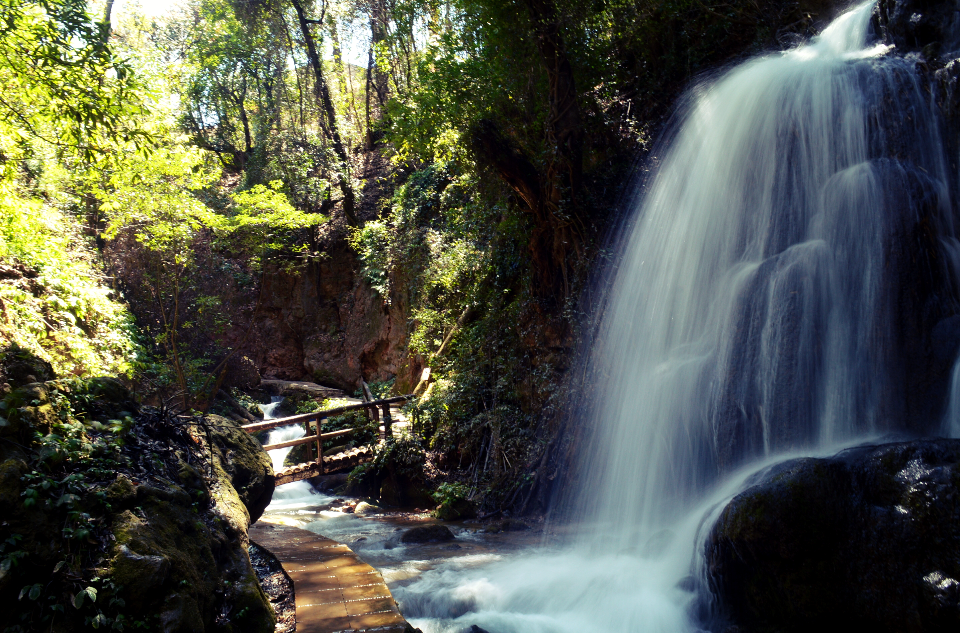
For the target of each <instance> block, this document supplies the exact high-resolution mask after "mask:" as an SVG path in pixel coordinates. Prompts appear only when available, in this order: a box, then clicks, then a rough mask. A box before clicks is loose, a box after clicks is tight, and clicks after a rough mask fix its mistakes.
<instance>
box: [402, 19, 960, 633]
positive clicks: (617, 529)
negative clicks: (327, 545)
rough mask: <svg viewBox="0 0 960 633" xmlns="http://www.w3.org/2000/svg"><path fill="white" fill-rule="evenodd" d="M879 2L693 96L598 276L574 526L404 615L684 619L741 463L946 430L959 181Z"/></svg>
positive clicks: (516, 622) (602, 627) (447, 627)
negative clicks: (884, 30) (613, 256)
mask: <svg viewBox="0 0 960 633" xmlns="http://www.w3.org/2000/svg"><path fill="white" fill-rule="evenodd" d="M872 10H873V2H867V3H864V4H862V5H859V6H857V7H855V8H853V9H852V10H850V11H849V12H847V13H845V14H843V15H842V16H840V17H839V18H837V19H836V20H835V21H834V22H833V23H831V24H830V25H829V26H828V27H827V28H826V29H825V30H824V31H823V33H822V34H821V35H820V36H819V37H817V38H815V39H814V40H813V41H811V42H810V43H808V44H806V45H803V46H800V47H798V48H796V49H793V50H790V51H786V52H783V53H776V54H770V55H766V56H762V57H759V58H756V59H753V60H750V61H748V62H746V63H744V64H741V65H740V66H738V67H736V68H733V69H731V70H729V71H728V72H726V73H724V74H722V75H720V76H717V77H715V78H714V79H712V80H710V81H707V82H705V83H703V84H701V85H699V86H698V87H696V88H695V89H694V90H692V91H691V93H690V94H689V96H688V99H687V100H686V102H685V106H684V109H683V111H682V112H681V113H680V114H678V115H677V117H676V124H675V126H674V128H673V129H672V133H671V134H668V135H667V139H668V142H667V143H666V144H665V145H664V146H662V147H660V148H659V149H658V150H657V152H656V155H657V156H658V158H659V159H660V161H659V167H658V169H657V172H656V174H655V175H654V176H653V177H652V180H650V181H649V182H648V183H647V185H646V188H645V191H644V192H643V195H642V197H641V199H640V200H639V201H638V203H637V207H636V209H634V210H633V214H634V218H635V220H634V222H633V223H632V224H631V225H630V228H629V229H628V234H626V235H624V236H622V240H621V242H622V246H621V254H620V257H619V259H618V260H617V262H616V264H615V266H614V269H613V270H612V271H611V272H610V273H609V275H608V286H607V287H608V290H607V294H606V296H607V298H606V300H605V301H604V304H603V305H602V315H601V318H600V324H599V326H598V330H597V334H596V341H595V343H594V345H593V347H592V350H591V352H590V354H589V358H588V359H587V361H588V363H589V366H590V371H589V372H588V373H587V379H586V384H587V385H588V386H592V390H593V395H592V397H591V399H590V401H589V403H588V404H587V405H585V406H584V409H585V410H584V411H583V412H582V415H580V416H579V419H578V420H577V427H578V428H585V429H587V431H586V433H587V435H586V436H585V439H583V440H582V441H581V442H580V444H579V445H578V453H579V455H580V456H581V461H580V463H579V464H578V465H577V469H578V470H577V473H576V476H575V477H573V478H572V479H573V480H574V481H576V482H577V485H576V489H577V491H576V492H575V493H573V495H574V498H573V499H563V500H562V501H563V502H564V505H565V506H566V507H568V508H573V510H572V514H573V517H574V519H575V523H576V524H577V525H578V526H579V528H580V529H579V531H578V534H579V537H578V538H576V539H574V542H573V543H572V544H570V545H568V546H567V547H566V548H565V549H563V550H562V551H560V552H549V551H547V552H542V553H538V554H530V555H527V556H522V557H517V558H514V559H509V560H506V561H504V562H503V563H502V564H500V565H494V566H491V567H489V568H484V569H483V570H477V571H472V572H471V571H470V570H456V573H449V571H450V570H437V571H436V573H431V574H425V575H424V579H423V580H422V581H421V582H419V583H418V584H416V585H412V586H409V587H403V588H400V589H399V590H398V592H397V595H398V598H399V599H400V601H401V605H402V606H403V607H404V608H405V609H408V611H409V612H408V611H405V613H407V615H408V616H413V618H412V622H413V623H414V624H415V625H416V626H421V627H422V628H423V630H424V631H425V632H426V633H437V632H440V631H444V632H446V631H450V632H455V631H456V632H459V631H462V630H465V629H466V628H469V625H471V624H477V625H479V626H481V627H483V628H485V629H488V630H490V631H495V632H497V633H510V632H517V633H519V632H520V631H524V632H530V631H542V632H544V633H548V632H549V633H555V632H570V633H573V632H575V631H587V630H589V631H602V632H606V631H610V632H613V631H631V632H635V631H658V632H676V631H695V630H698V629H700V627H701V626H704V625H705V623H704V621H703V620H702V618H703V617H704V613H707V612H709V609H708V608H707V607H706V606H704V605H705V602H704V600H707V601H708V600H709V599H708V598H706V597H705V594H704V592H703V590H702V587H703V584H702V583H703V581H702V578H698V573H701V574H702V571H698V570H700V567H701V565H702V563H701V562H700V561H701V560H702V539H703V538H704V533H705V531H707V530H709V527H710V526H711V525H712V524H713V522H714V520H715V517H716V515H717V513H718V512H719V509H720V508H722V506H723V504H725V503H726V502H727V501H728V500H729V499H730V498H731V496H732V495H734V494H736V492H737V491H738V490H739V489H740V487H741V485H742V482H743V481H745V480H746V477H748V476H749V475H750V473H751V472H753V471H756V470H757V469H758V468H762V467H763V466H764V464H766V463H770V462H772V461H775V460H779V459H783V458H785V457H787V456H790V455H799V454H807V455H816V454H821V455H822V454H826V453H829V452H831V451H834V450H836V448H837V447H839V446H842V445H848V444H850V443H854V442H857V441H862V440H863V439H864V438H868V437H871V436H873V435H876V434H886V433H891V432H903V433H912V434H922V433H936V432H937V431H938V430H939V429H940V424H941V421H942V420H944V418H946V421H945V422H942V424H944V425H945V426H946V427H947V429H949V430H951V431H952V432H953V433H957V434H960V369H958V370H957V371H956V372H955V373H954V378H953V391H955V392H956V393H957V397H956V398H955V401H956V403H951V404H950V405H949V406H947V407H945V406H944V404H945V400H946V394H947V392H948V391H950V385H949V384H948V383H949V382H950V376H949V361H948V362H947V366H946V368H945V369H944V368H941V367H940V366H939V365H938V362H939V361H936V359H935V358H933V355H932V354H933V353H932V352H931V351H930V350H931V349H934V348H936V345H935V343H934V341H933V340H932V339H931V332H932V331H933V330H934V329H935V327H934V326H936V325H937V323H938V322H939V321H941V320H943V319H945V318H946V317H948V316H950V315H951V314H955V313H956V312H957V305H956V298H955V294H956V293H955V292H954V291H953V290H950V288H951V287H952V286H955V283H956V282H955V279H956V272H955V270H953V267H951V266H950V265H949V263H947V264H945V263H944V262H949V261H950V260H951V258H950V257H949V253H960V249H958V248H957V241H956V239H955V237H954V233H953V223H952V219H951V217H950V192H949V188H948V187H947V186H946V184H945V183H947V182H950V181H951V180H952V179H954V178H955V176H956V175H955V174H954V175H952V176H950V175H948V173H947V167H946V165H945V161H944V150H943V145H942V143H941V140H940V137H939V129H938V122H937V121H938V119H937V116H936V115H935V112H934V109H933V103H932V99H931V97H930V96H929V93H928V92H927V90H926V86H924V85H922V84H921V81H920V79H919V78H918V74H917V72H916V70H915V68H914V64H915V62H914V61H911V60H908V59H904V58H903V57H898V56H895V55H892V54H889V53H890V50H889V48H890V47H888V46H884V45H879V44H875V43H872V42H871V40H872V39H873V37H872V33H871V12H872ZM953 260H957V261H960V257H953ZM953 349H955V347H954V348H953ZM958 366H960V365H958ZM951 416H953V417H951ZM451 613H454V614H457V613H466V615H462V616H460V617H452V616H451V615H450V614H451ZM418 618H419V619H418Z"/></svg>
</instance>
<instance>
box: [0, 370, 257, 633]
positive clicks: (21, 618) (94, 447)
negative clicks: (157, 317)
mask: <svg viewBox="0 0 960 633" xmlns="http://www.w3.org/2000/svg"><path fill="white" fill-rule="evenodd" d="M3 403H4V404H5V405H6V409H5V410H4V413H6V416H5V418H4V419H5V420H6V422H7V424H6V425H4V426H0V436H2V437H3V438H4V439H8V440H11V441H6V442H0V446H12V447H14V448H12V449H5V452H4V453H2V454H0V563H2V565H0V609H2V610H3V611H4V612H5V613H9V614H14V615H15V616H16V618H17V622H13V621H11V624H14V623H15V624H17V625H18V626H21V627H22V630H27V631H30V630H40V629H42V630H44V631H48V630H49V631H53V632H55V633H58V632H66V631H74V630H80V629H82V628H84V627H85V626H87V624H88V623H89V622H91V621H93V620H94V619H97V618H99V619H97V620H96V621H97V622H98V623H99V624H100V626H101V628H110V627H114V628H115V627H116V626H117V625H121V626H123V627H124V628H128V629H129V628H137V627H139V628H146V629H149V630H157V631H165V632H169V633H179V632H183V633H186V632H195V631H200V632H213V631H216V632H222V633H233V632H236V631H244V632H245V633H246V632H263V633H267V632H270V631H273V629H274V623H275V616H274V613H273V610H272V607H271V605H270V602H269V599H268V598H267V597H266V595H265V594H264V593H263V591H262V590H261V588H260V586H259V583H258V581H257V578H256V575H255V573H254V571H253V569H252V567H251V565H250V560H249V556H248V553H247V546H248V538H247V528H248V526H249V524H250V523H251V521H252V519H254V518H256V517H258V516H259V515H260V513H261V512H262V511H263V508H264V507H265V506H266V505H267V504H268V503H269V501H270V498H271V496H272V492H273V471H272V468H271V463H270V459H269V457H268V456H267V455H266V453H264V451H263V450H262V448H261V447H260V445H259V444H258V443H257V442H256V440H254V439H253V438H251V437H250V436H248V435H247V434H246V433H245V432H243V430H242V429H240V428H239V427H238V426H237V425H236V424H235V423H233V422H232V421H230V420H227V419H225V418H219V417H216V416H208V417H206V418H193V419H183V418H176V417H171V416H167V415H164V414H161V413H160V412H159V411H157V410H154V409H150V408H144V409H142V410H140V409H139V408H138V407H137V405H136V403H135V402H134V401H133V399H132V398H131V397H130V394H129V392H128V391H127V390H126V389H124V388H123V386H122V385H121V384H120V383H119V382H117V381H115V380H112V379H94V380H92V381H77V380H69V381H51V382H47V383H43V384H29V385H26V386H24V387H21V388H18V389H15V390H13V391H11V392H10V393H8V394H7V395H6V397H4V399H3ZM4 561H6V562H4ZM24 587H27V588H28V592H27V593H26V594H24V595H25V597H23V598H22V599H21V595H20V594H21V590H22V589H23V588H24ZM31 588H36V589H35V591H33V590H32V589H31ZM31 595H34V597H35V599H34V597H30V596H31ZM85 596H86V597H85ZM89 596H97V600H92V599H91V598H89ZM50 605H59V606H62V607H63V611H62V612H61V615H58V616H57V618H55V619H53V620H51V619H50V618H49V614H50V613H53V612H52V611H51V610H50V609H49V607H50ZM77 605H79V606H77Z"/></svg>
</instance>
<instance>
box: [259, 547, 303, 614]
mask: <svg viewBox="0 0 960 633" xmlns="http://www.w3.org/2000/svg"><path fill="white" fill-rule="evenodd" d="M249 551H250V564H251V565H252V566H253V570H254V571H255V572H256V574H257V579H258V580H259V581H260V586H261V587H263V591H264V593H266V594H267V597H268V598H270V604H272V605H273V610H274V613H276V614H277V628H276V631H275V633H293V632H294V631H296V630H297V612H296V604H295V600H294V593H293V581H292V580H290V576H288V575H287V573H286V572H285V571H284V570H283V565H282V564H281V563H280V560H279V559H277V557H276V556H274V555H273V553H271V552H270V550H268V549H266V548H263V547H260V546H259V545H257V544H256V543H253V542H251V543H250V549H249Z"/></svg>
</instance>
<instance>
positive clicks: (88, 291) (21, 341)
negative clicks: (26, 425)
mask: <svg viewBox="0 0 960 633" xmlns="http://www.w3.org/2000/svg"><path fill="white" fill-rule="evenodd" d="M78 228H79V227H77V226H76V224H75V223H74V222H73V221H72V218H70V217H69V216H68V215H66V214H65V213H64V212H63V211H60V210H59V209H57V208H55V207H54V206H52V205H50V204H49V203H47V202H45V201H44V200H42V199H37V198H31V197H27V196H24V195H21V194H20V192H19V191H18V189H17V188H16V187H15V186H14V185H12V184H11V183H3V182H2V181H0V262H3V263H4V264H6V265H7V266H8V267H11V268H13V269H15V270H17V271H18V273H17V274H18V275H19V276H20V277H19V279H15V280H14V281H12V282H0V302H2V303H0V305H2V306H3V308H4V309H3V310H2V312H0V344H2V345H6V344H10V343H16V344H18V345H20V346H22V347H24V348H26V349H29V350H30V351H31V352H33V353H35V354H37V355H38V356H40V357H41V358H43V359H45V360H47V361H49V362H50V363H51V364H52V365H53V368H54V371H55V372H57V373H58V374H61V375H69V374H75V375H103V374H126V373H128V372H129V371H130V369H131V361H132V360H133V359H134V358H135V355H136V353H137V345H136V343H135V339H134V335H133V324H132V320H131V317H130V315H129V313H128V312H127V310H126V308H125V307H124V306H123V305H121V304H120V303H118V302H117V301H116V299H115V295H114V293H113V292H112V291H111V289H110V288H108V287H106V285H105V284H104V282H103V281H102V278H101V273H100V272H99V271H98V269H97V266H96V265H95V263H94V262H95V260H94V255H93V253H92V252H91V251H90V250H89V248H88V247H87V244H86V242H85V240H84V239H83V237H82V236H81V235H80V234H79V231H78Z"/></svg>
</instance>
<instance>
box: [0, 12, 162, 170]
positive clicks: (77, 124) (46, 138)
mask: <svg viewBox="0 0 960 633" xmlns="http://www.w3.org/2000/svg"><path fill="white" fill-rule="evenodd" d="M0 16H2V18H0V149H2V150H3V152H4V153H6V152H7V151H9V150H10V149H12V148H16V149H13V152H14V153H13V157H15V158H22V157H25V153H26V152H25V151H24V150H25V149H26V148H27V147H28V146H29V144H30V143H32V142H40V143H43V144H47V145H50V146H53V147H55V148H57V149H58V150H59V151H60V152H61V153H62V154H66V155H74V156H78V157H80V158H82V159H84V160H87V161H89V160H93V159H95V158H97V157H98V155H99V154H102V153H104V152H108V151H112V149H113V148H115V147H116V145H117V143H116V139H117V138H120V139H122V141H123V142H128V143H131V144H132V145H133V146H134V147H136V148H140V147H144V146H145V144H146V141H148V140H149V135H148V134H147V133H145V132H144V131H143V130H142V129H140V128H139V127H138V126H137V125H136V124H135V123H134V122H133V121H132V119H133V117H135V116H137V115H139V114H142V104H141V100H140V99H139V98H137V96H136V95H137V93H138V91H139V90H140V86H139V84H138V81H137V79H136V77H135V75H134V74H133V73H132V72H131V68H130V66H129V65H128V64H127V63H125V62H123V61H121V60H118V59H117V58H116V57H115V55H114V54H113V52H112V51H111V50H110V48H109V47H108V46H107V45H106V41H107V35H108V34H107V32H106V29H107V28H108V27H107V26H106V25H99V24H94V23H93V21H92V20H91V19H90V17H89V16H88V15H87V13H86V2H83V1H80V0H2V1H0ZM11 167H12V165H10V164H9V163H7V162H6V161H4V163H2V164H0V170H3V171H4V172H6V173H3V172H0V176H3V177H7V178H9V177H10V176H11V175H12V174H11V173H10V172H9V171H7V170H9V169H10V168H11Z"/></svg>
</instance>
